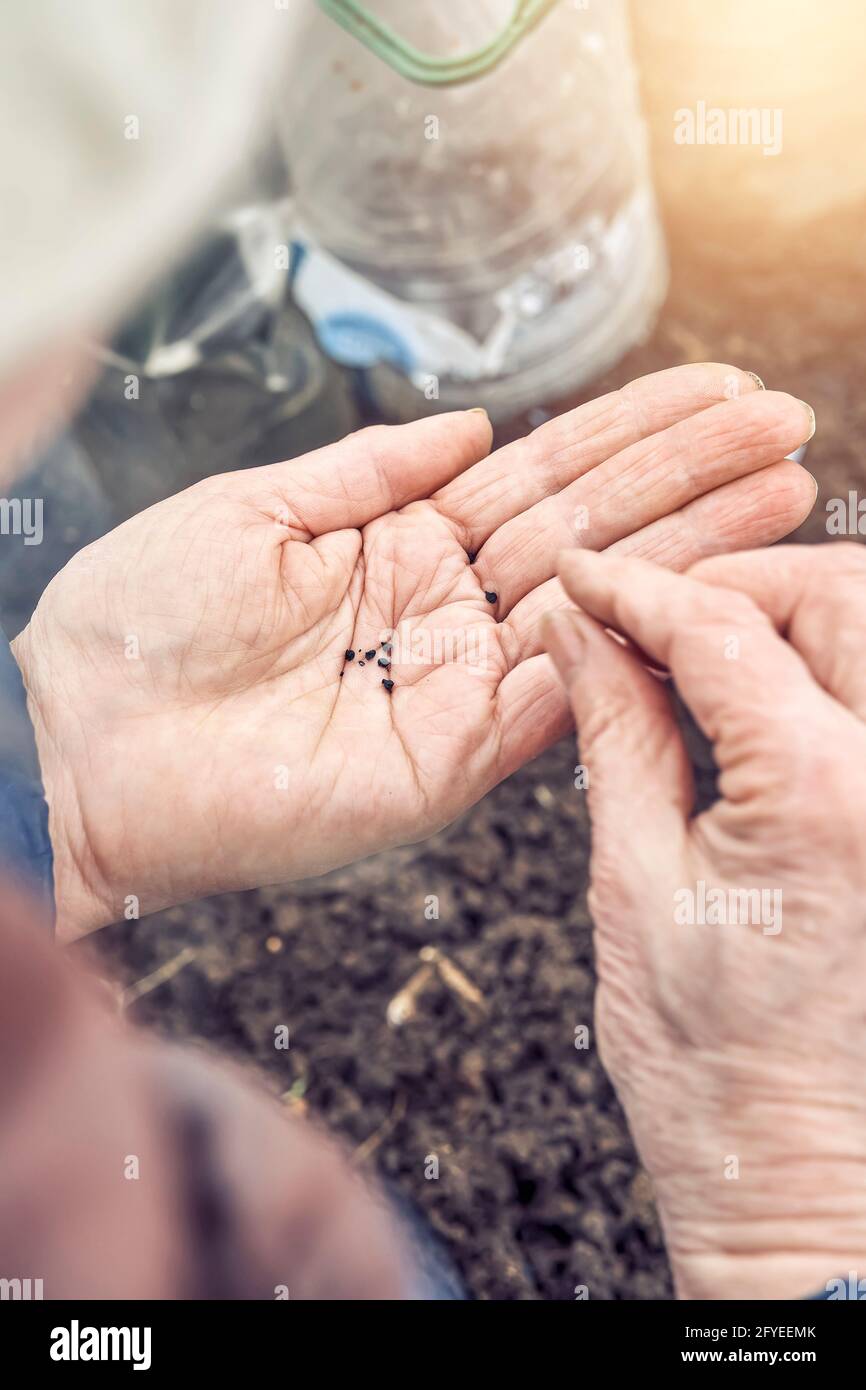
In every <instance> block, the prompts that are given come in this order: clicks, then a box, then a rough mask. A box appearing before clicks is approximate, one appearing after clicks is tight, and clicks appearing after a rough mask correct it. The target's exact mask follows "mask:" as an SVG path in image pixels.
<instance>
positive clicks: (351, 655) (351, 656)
mask: <svg viewBox="0 0 866 1390" xmlns="http://www.w3.org/2000/svg"><path fill="white" fill-rule="evenodd" d="M344 655H345V657H346V660H347V661H354V660H355V653H354V652H353V651H346V652H345V653H344Z"/></svg>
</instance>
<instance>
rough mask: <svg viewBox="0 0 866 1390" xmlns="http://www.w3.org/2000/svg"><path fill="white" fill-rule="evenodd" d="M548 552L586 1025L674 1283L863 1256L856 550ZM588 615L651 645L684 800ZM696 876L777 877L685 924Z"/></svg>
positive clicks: (664, 740) (865, 749)
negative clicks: (570, 744)
mask: <svg viewBox="0 0 866 1390" xmlns="http://www.w3.org/2000/svg"><path fill="white" fill-rule="evenodd" d="M561 574H562V577H563V581H564V584H565V586H566V588H567V590H568V592H569V594H570V595H571V597H572V598H573V599H574V600H575V602H576V603H577V604H579V605H580V608H581V609H582V610H583V611H582V613H579V614H578V613H573V614H571V615H566V616H563V615H557V616H555V617H552V618H551V619H548V620H547V623H546V627H545V631H546V640H547V642H548V646H549V650H550V651H551V653H552V654H553V656H554V658H555V660H556V663H557V666H558V668H559V670H560V671H561V673H562V676H563V680H564V683H565V685H566V687H567V689H568V691H569V694H570V696H571V699H572V702H573V706H574V711H575V717H576V723H577V727H578V735H579V740H580V749H581V758H582V761H583V762H584V764H585V765H586V767H587V769H588V777H589V798H590V800H589V805H590V811H591V816H592V827H593V852H592V869H591V890H590V906H591V911H592V915H593V919H594V923H595V943H596V953H597V961H598V973H599V988H598V995H597V1026H598V1033H599V1046H600V1049H601V1055H602V1058H603V1060H604V1063H605V1066H606V1067H607V1069H608V1071H609V1073H610V1075H611V1077H612V1079H613V1081H614V1084H615V1085H616V1088H617V1091H618V1093H619V1095H620V1098H621V1100H622V1102H623V1105H624V1107H625V1110H626V1113H627V1116H628V1119H629V1123H630V1126H631V1128H632V1131H633V1134H634V1137H635V1140H636V1143H637V1145H638V1148H639V1151H640V1153H641V1156H642V1159H643V1161H644V1163H645V1164H646V1167H647V1169H648V1171H649V1173H650V1174H651V1176H652V1178H653V1180H654V1184H655V1189H656V1194H657V1198H658V1202H659V1207H660V1211H661V1215H662V1220H663V1223H664V1226H665V1232H666V1238H667V1244H668V1250H669V1254H670V1256H671V1261H672V1265H673V1269H674V1274H675V1277H676V1282H677V1288H678V1290H679V1292H680V1294H681V1295H683V1296H686V1297H698V1298H705V1297H730V1298H735V1297H744V1298H772V1297H776V1298H802V1297H805V1296H807V1295H808V1294H810V1293H813V1292H818V1291H819V1290H823V1289H824V1288H825V1286H826V1285H827V1281H828V1280H832V1279H835V1278H838V1277H845V1276H847V1274H848V1271H849V1270H859V1271H860V1276H861V1277H862V1276H863V1275H864V1274H866V1267H864V1252H866V1200H864V1193H866V1027H864V1022H866V1019H864V1004H863V997H864V980H866V906H864V905H866V723H864V721H866V550H864V548H863V547H862V546H854V545H848V544H841V545H828V546H822V547H820V548H817V549H814V548H806V547H797V546H791V547H779V548H777V549H775V550H773V551H765V552H754V553H748V554H743V555H736V556H733V555H732V556H725V557H722V558H716V559H713V560H709V561H705V562H702V563H700V564H698V565H696V566H695V567H694V568H692V569H691V570H690V571H689V573H688V574H687V575H671V574H669V573H666V572H665V571H664V570H662V569H659V568H656V567H653V566H650V565H647V564H646V563H644V562H642V561H640V560H631V559H630V560H619V559H616V558H614V557H610V558H608V557H606V556H593V555H588V554H572V555H569V556H564V557H563V559H562V565H561ZM587 615H591V616H587ZM602 625H604V626H608V625H609V626H612V627H614V628H616V629H617V630H618V631H619V632H621V633H624V634H625V635H626V636H628V637H629V638H630V639H632V641H633V642H634V643H635V644H636V645H637V646H639V647H640V648H641V649H642V651H643V652H644V653H646V654H648V656H649V657H650V658H651V659H652V660H653V661H654V662H658V663H661V664H662V665H664V666H667V667H669V669H670V671H671V674H672V676H673V679H674V681H675V682H676V685H677V688H678V691H679V693H680V695H681V697H682V698H683V700H684V701H685V702H686V704H687V705H688V706H689V708H690V709H691V711H692V713H693V714H694V716H695V718H696V720H697V721H698V723H699V724H700V725H701V727H702V729H703V730H704V732H705V734H706V735H707V737H708V738H709V739H711V740H712V742H713V746H714V751H715V757H716V761H717V763H718V766H719V768H720V782H719V799H718V800H717V801H716V802H715V803H714V804H713V805H712V806H711V807H710V808H709V809H708V810H706V811H705V812H703V813H702V814H700V815H698V816H694V815H693V785H692V778H691V770H690V765H689V760H688V757H687V754H686V750H685V747H684V744H683V742H682V738H681V736H680V733H679V731H678V728H677V725H676V723H675V720H674V715H673V711H672V707H671V704H670V700H669V694H668V691H667V689H666V686H665V684H664V683H663V682H661V681H659V680H658V679H656V678H655V677H654V676H653V675H651V674H650V673H649V671H648V670H647V669H646V668H645V666H644V665H642V664H641V662H640V661H639V660H638V659H637V657H636V656H635V654H634V652H633V651H629V650H627V649H624V648H623V647H622V646H621V645H617V644H616V643H614V642H613V641H611V639H610V637H609V636H608V635H607V634H606V633H605V631H604V627H603V626H602ZM701 881H703V883H704V884H705V885H706V886H707V888H708V889H709V888H713V889H721V890H723V892H724V893H725V895H726V898H725V902H726V904H727V903H728V902H729V901H731V900H730V898H729V897H728V896H727V895H729V894H730V892H731V891H732V890H751V889H765V890H767V891H768V892H769V893H775V894H778V897H777V898H768V899H766V900H765V906H764V910H763V911H761V912H755V911H754V910H753V911H751V912H749V911H747V910H745V908H741V909H740V910H739V911H732V910H731V909H729V908H727V906H726V915H727V918H728V920H727V924H725V923H724V919H722V920H721V921H713V919H712V917H711V916H710V914H709V913H707V914H706V916H705V920H704V921H703V922H701V921H700V920H696V917H695V915H694V914H692V915H691V917H690V920H684V916H683V913H682V910H681V904H682V897H681V896H678V895H681V893H682V890H683V889H684V888H688V889H690V890H693V891H694V890H696V888H697V885H698V884H699V882H701ZM741 901H742V900H741ZM732 918H733V920H731V919H732Z"/></svg>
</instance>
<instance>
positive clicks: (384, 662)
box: [377, 656, 391, 671]
mask: <svg viewBox="0 0 866 1390" xmlns="http://www.w3.org/2000/svg"><path fill="white" fill-rule="evenodd" d="M377 665H379V666H384V668H385V670H386V671H387V669H388V667H389V666H390V665H391V663H390V661H389V660H388V658H387V656H380V657H379V660H378V662H377Z"/></svg>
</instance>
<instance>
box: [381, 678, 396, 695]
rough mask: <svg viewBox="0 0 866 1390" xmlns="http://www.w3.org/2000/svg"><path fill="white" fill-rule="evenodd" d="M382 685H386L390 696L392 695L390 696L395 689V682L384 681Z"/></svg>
mask: <svg viewBox="0 0 866 1390" xmlns="http://www.w3.org/2000/svg"><path fill="white" fill-rule="evenodd" d="M382 684H383V685H384V687H385V689H386V690H387V692H388V694H389V695H390V694H391V691H392V690H393V689H394V682H393V681H383V682H382Z"/></svg>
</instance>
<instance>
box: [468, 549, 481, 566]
mask: <svg viewBox="0 0 866 1390" xmlns="http://www.w3.org/2000/svg"><path fill="white" fill-rule="evenodd" d="M466 554H467V555H468V556H469V563H470V565H474V564H475V561H476V559H477V558H478V551H477V550H467V552H466Z"/></svg>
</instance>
